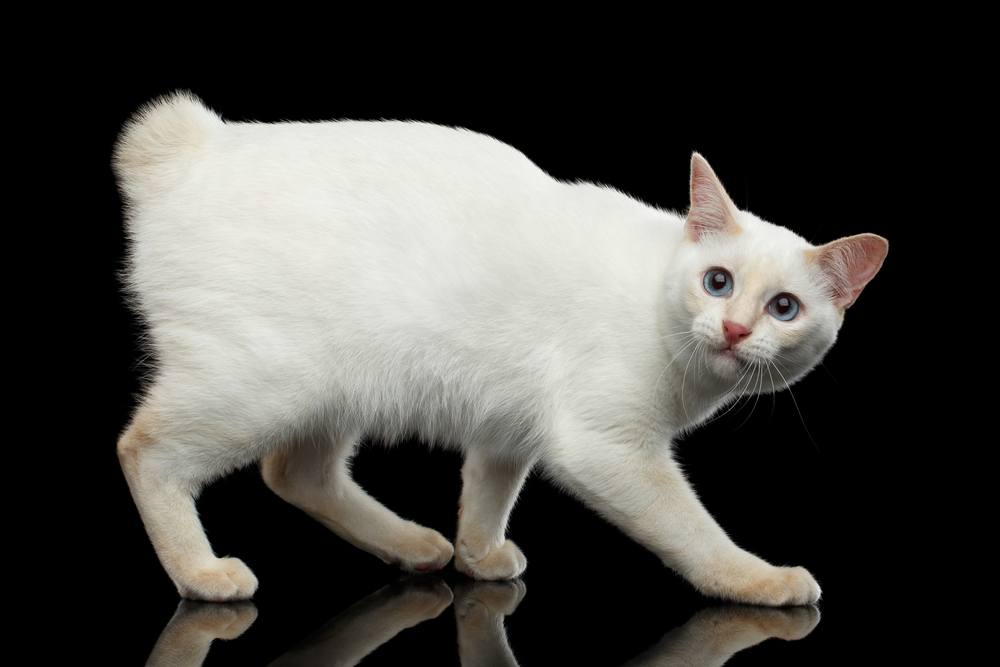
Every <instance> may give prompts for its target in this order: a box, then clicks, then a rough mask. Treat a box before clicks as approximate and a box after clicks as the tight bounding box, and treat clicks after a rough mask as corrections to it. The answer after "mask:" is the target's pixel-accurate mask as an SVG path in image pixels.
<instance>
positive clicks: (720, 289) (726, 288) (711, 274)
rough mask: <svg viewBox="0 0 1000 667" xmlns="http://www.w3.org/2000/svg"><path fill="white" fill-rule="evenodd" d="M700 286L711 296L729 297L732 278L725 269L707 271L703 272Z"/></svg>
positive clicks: (731, 289) (731, 291)
mask: <svg viewBox="0 0 1000 667" xmlns="http://www.w3.org/2000/svg"><path fill="white" fill-rule="evenodd" d="M702 284H703V285H704V286H705V291H706V292H708V293H709V294H711V295H712V296H729V295H730V294H732V293H733V277H732V276H731V275H730V274H729V271H726V270H725V269H709V270H708V271H706V272H705V279H704V280H703V281H702Z"/></svg>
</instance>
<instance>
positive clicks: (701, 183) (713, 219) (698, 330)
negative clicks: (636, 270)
mask: <svg viewBox="0 0 1000 667" xmlns="http://www.w3.org/2000/svg"><path fill="white" fill-rule="evenodd" d="M888 249H889V243H888V241H886V240H885V239H884V238H882V237H881V236H878V235H876V234H858V235H856V236H848V237H845V238H841V239H838V240H836V241H832V242H830V243H826V244H824V245H819V246H815V245H813V244H811V243H809V242H808V241H806V240H805V239H804V238H802V237H801V236H799V235H798V234H796V233H794V232H792V231H791V230H789V229H787V228H785V227H780V226H778V225H774V224H772V223H769V222H766V221H764V220H761V219H760V218H758V217H757V216H755V215H753V214H752V213H749V212H747V211H741V210H739V209H738V208H737V207H736V206H735V205H734V204H733V202H732V200H731V199H730V197H729V195H728V194H726V191H725V189H724V188H723V187H722V183H721V182H720V181H719V179H718V177H717V176H716V175H715V172H714V171H713V170H712V168H711V167H710V166H709V164H708V162H707V161H706V160H705V159H704V158H703V157H702V156H701V155H699V154H698V153H695V154H694V155H693V156H692V159H691V207H690V209H689V211H688V214H687V220H686V222H685V225H684V241H683V244H682V248H681V251H680V253H679V254H678V261H677V262H676V265H675V266H673V267H672V269H671V278H672V282H673V289H675V290H677V292H676V293H675V295H674V296H675V297H677V298H675V299H672V300H671V301H672V302H673V303H674V304H676V306H675V307H676V308H677V309H678V310H679V311H680V312H676V313H673V318H672V326H674V328H675V329H679V331H680V333H678V331H674V332H671V334H670V335H671V336H672V340H673V343H671V344H672V345H675V346H676V349H680V348H681V346H683V345H685V344H689V345H688V347H687V349H686V350H685V352H684V354H685V355H691V354H694V355H695V356H696V358H695V359H692V360H691V361H694V362H695V363H698V364H699V365H700V364H704V365H705V367H707V368H708V369H709V370H710V371H711V372H712V373H713V374H714V375H715V376H717V377H718V378H719V379H720V380H721V381H723V382H726V381H730V382H732V383H733V384H734V385H735V386H734V388H733V390H734V391H736V392H737V393H753V392H757V391H765V392H768V391H778V390H780V389H783V388H785V386H786V385H787V384H791V383H792V382H794V381H795V380H797V379H799V378H801V377H802V376H804V375H805V374H806V373H808V372H809V371H810V370H811V369H812V368H813V367H815V366H816V364H818V363H819V362H820V360H821V359H822V358H823V356H824V355H825V354H826V352H827V351H828V350H829V349H830V347H831V346H832V345H833V343H834V341H835V340H836V338H837V332H838V331H839V330H840V326H841V324H842V323H843V321H844V312H845V311H846V310H847V309H848V308H849V307H850V306H851V305H852V304H853V303H854V302H855V300H856V299H857V298H858V296H859V295H860V294H861V291H862V290H863V289H864V287H865V285H867V284H868V282H869V281H870V280H871V279H872V278H874V277H875V274H876V273H878V270H879V269H880V268H881V266H882V262H883V261H884V260H885V256H886V253H887V252H888ZM678 320H680V321H679V322H678ZM678 325H679V326H678ZM688 333H689V334H690V335H686V334H688ZM741 383H742V384H744V385H745V386H740V384H741ZM751 383H752V384H753V386H750V384H751Z"/></svg>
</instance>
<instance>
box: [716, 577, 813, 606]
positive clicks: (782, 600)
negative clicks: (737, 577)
mask: <svg viewBox="0 0 1000 667" xmlns="http://www.w3.org/2000/svg"><path fill="white" fill-rule="evenodd" d="M821 593H822V591H821V590H820V587H819V584H818V583H816V579H815V578H814V577H813V576H812V575H811V574H810V573H809V571H808V570H807V569H805V568H804V567H772V568H770V569H769V570H768V571H767V572H766V573H765V574H763V575H758V576H756V577H753V578H751V580H750V582H749V583H748V584H745V585H742V586H739V587H737V588H736V589H735V591H734V593H733V595H732V596H731V597H732V599H734V600H736V601H737V602H743V603H745V604H759V605H767V606H769V607H785V606H795V605H808V604H813V603H815V602H817V601H818V600H819V598H820V595H821Z"/></svg>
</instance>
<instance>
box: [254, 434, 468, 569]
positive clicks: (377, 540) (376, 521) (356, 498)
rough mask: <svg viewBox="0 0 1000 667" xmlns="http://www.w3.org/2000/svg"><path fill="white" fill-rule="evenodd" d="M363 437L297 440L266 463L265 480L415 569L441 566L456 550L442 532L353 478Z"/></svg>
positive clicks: (351, 538) (356, 541)
mask: <svg viewBox="0 0 1000 667" xmlns="http://www.w3.org/2000/svg"><path fill="white" fill-rule="evenodd" d="M358 439H359V438H358V436H357V435H337V436H334V437H331V438H324V439H322V440H319V441H310V440H303V441H299V442H295V443H291V444H289V445H288V446H286V447H284V448H283V449H281V450H279V451H277V452H275V453H273V454H271V455H269V456H267V457H266V458H265V459H264V460H263V462H262V464H261V473H262V475H263V477H264V481H265V483H266V484H267V485H268V487H270V488H271V490H272V491H274V492H275V493H276V494H278V496H280V497H281V498H282V499H284V500H286V501H287V502H289V503H291V504H292V505H294V506H296V507H298V508H299V509H301V510H303V511H304V512H306V513H307V514H309V515H310V516H312V517H313V518H315V519H316V520H318V521H319V522H320V523H322V524H323V525H325V526H326V527H327V528H329V529H330V530H332V531H333V532H334V533H336V534H337V535H338V536H340V537H341V538H343V539H344V540H347V541H348V542H350V543H351V544H353V545H354V546H356V547H358V548H360V549H363V550H365V551H367V552H369V553H371V554H374V555H375V556H377V557H378V558H380V559H381V560H383V561H384V562H386V563H390V564H392V565H396V566H398V567H400V568H402V569H403V570H406V571H409V572H430V571H434V570H440V569H441V568H443V567H444V566H445V565H447V564H448V562H449V561H451V557H452V554H453V553H454V549H453V548H452V546H451V542H449V541H448V540H446V539H445V538H444V536H442V535H441V533H439V532H437V531H436V530H432V529H430V528H425V527H424V526H421V525H420V524H417V523H414V522H413V521H407V520H406V519H403V518H401V517H400V516H398V515H397V514H396V513H395V512H393V511H392V510H390V509H389V508H387V507H386V506H385V505H383V504H382V503H380V502H379V501H377V500H375V499H374V498H372V497H371V496H370V495H368V494H367V493H366V492H365V490H364V489H362V488H361V487H360V486H358V484H357V482H355V481H354V480H353V479H352V478H351V474H350V469H349V466H348V462H349V461H350V458H351V455H352V454H353V453H354V449H355V447H356V446H357V444H358Z"/></svg>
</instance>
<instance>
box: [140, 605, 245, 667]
mask: <svg viewBox="0 0 1000 667" xmlns="http://www.w3.org/2000/svg"><path fill="white" fill-rule="evenodd" d="M256 618H257V608H256V607H254V606H253V603H251V602H230V603H213V602H191V601H189V600H184V601H182V602H181V603H180V604H179V605H178V606H177V611H176V612H175V613H174V616H173V618H171V619H170V622H169V623H167V627H165V628H163V632H161V633H160V638H159V639H158V640H157V642H156V646H154V647H153V652H152V653H151V654H150V656H149V660H148V661H147V662H146V664H147V665H151V666H155V667H167V666H169V667H189V666H190V667H198V666H199V665H201V664H202V663H203V662H204V661H205V656H207V655H208V649H209V648H210V647H211V645H212V642H213V641H214V640H216V639H236V638H237V637H239V636H240V635H242V634H243V633H244V632H245V631H246V629H247V628H249V627H250V626H251V625H253V622H254V620H256Z"/></svg>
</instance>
